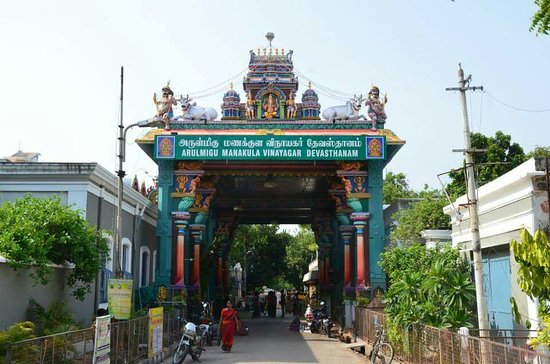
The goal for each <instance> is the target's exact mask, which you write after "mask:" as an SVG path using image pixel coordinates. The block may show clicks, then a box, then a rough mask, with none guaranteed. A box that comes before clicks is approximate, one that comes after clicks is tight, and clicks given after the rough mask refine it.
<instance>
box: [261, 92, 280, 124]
mask: <svg viewBox="0 0 550 364" xmlns="http://www.w3.org/2000/svg"><path fill="white" fill-rule="evenodd" d="M263 109H264V116H265V118H266V119H272V118H274V117H275V116H277V112H278V111H279V105H278V104H277V101H276V100H275V99H274V98H273V94H269V96H268V97H267V98H265V99H264V105H263Z"/></svg>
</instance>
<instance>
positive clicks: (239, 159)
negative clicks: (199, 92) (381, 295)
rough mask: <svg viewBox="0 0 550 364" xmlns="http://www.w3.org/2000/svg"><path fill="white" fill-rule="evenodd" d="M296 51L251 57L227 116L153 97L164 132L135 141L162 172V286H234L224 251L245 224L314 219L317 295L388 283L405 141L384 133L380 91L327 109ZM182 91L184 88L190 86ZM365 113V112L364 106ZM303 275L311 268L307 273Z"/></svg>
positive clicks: (221, 289) (207, 290) (336, 295)
mask: <svg viewBox="0 0 550 364" xmlns="http://www.w3.org/2000/svg"><path fill="white" fill-rule="evenodd" d="M292 57H293V52H292V51H289V52H288V53H285V51H284V50H283V49H281V50H279V49H273V48H272V47H271V46H270V47H268V48H265V49H263V50H260V49H258V51H257V52H254V51H251V52H250V60H249V66H248V68H249V70H248V74H247V75H246V76H245V77H244V80H243V91H244V94H245V95H246V101H245V102H243V103H241V102H240V97H239V94H238V93H237V92H236V91H235V90H233V87H231V89H230V90H229V91H227V92H226V93H225V94H224V95H223V104H222V107H221V109H222V116H221V119H219V120H218V119H217V112H216V111H215V110H213V109H211V108H207V107H201V106H197V105H196V104H195V103H191V100H192V99H191V98H190V97H186V98H183V97H182V98H180V100H179V104H180V105H181V110H182V113H181V115H179V116H174V115H177V114H178V113H177V112H175V111H173V110H172V106H173V105H174V104H175V103H176V101H178V100H175V99H174V98H173V97H172V95H173V92H172V91H171V90H167V89H166V88H167V87H168V88H169V86H166V87H165V88H164V89H163V98H162V99H160V100H155V101H156V104H157V114H156V115H155V117H154V118H156V119H158V120H159V121H163V125H164V128H159V129H154V130H151V131H150V132H148V133H147V134H146V135H145V136H144V137H143V138H141V139H139V140H138V141H137V142H138V143H139V145H140V146H141V147H142V149H143V150H144V151H145V152H146V153H147V154H148V155H149V156H150V157H151V158H153V159H154V160H155V161H156V162H157V164H158V167H159V177H158V187H159V189H158V208H159V220H158V225H157V237H158V241H157V242H158V250H159V251H160V254H158V261H157V264H156V269H157V271H156V274H155V277H156V284H157V285H163V286H165V287H172V288H178V289H182V290H185V291H186V292H187V293H188V294H198V295H201V296H202V298H208V299H221V298H223V297H224V295H226V294H227V293H228V285H229V279H228V253H229V251H230V249H231V245H232V241H233V238H234V233H235V229H236V227H237V226H238V225H239V224H269V223H273V222H274V221H276V222H277V223H279V224H309V225H311V227H312V229H313V231H314V232H315V238H316V241H317V244H318V247H319V249H318V252H319V260H318V261H319V271H320V282H319V290H320V292H321V295H323V296H324V297H326V298H325V299H327V300H331V299H332V302H334V304H336V303H337V302H342V298H343V297H345V296H350V297H353V296H356V295H366V296H372V294H373V291H374V290H375V289H381V290H384V289H385V288H386V280H385V275H384V274H383V272H382V270H381V268H380V267H379V265H378V264H377V263H378V261H379V259H380V253H381V252H382V250H383V248H384V223H383V210H382V199H383V196H382V185H383V176H382V171H383V168H384V166H385V165H386V164H387V163H388V162H389V161H390V160H391V159H392V157H393V156H394V155H395V154H396V153H397V151H398V150H399V149H400V148H401V147H402V146H403V145H404V143H405V141H404V140H402V139H400V138H399V137H397V136H396V135H395V134H394V133H393V132H392V131H391V130H389V129H386V128H385V122H386V119H387V117H386V113H385V110H384V107H385V104H386V101H387V99H386V97H385V96H384V97H380V95H379V90H378V88H377V87H372V88H371V90H370V92H369V93H368V96H367V97H366V98H363V97H362V96H361V95H360V96H355V95H354V96H353V97H351V93H350V99H349V100H348V101H347V102H346V104H345V105H337V106H332V107H328V108H326V109H324V111H323V113H322V116H323V119H321V118H320V116H321V110H320V109H321V105H320V104H319V98H318V96H317V93H316V92H315V91H314V89H313V88H312V85H311V83H310V84H309V86H308V88H307V89H306V90H305V92H304V93H303V94H302V99H301V101H302V102H301V103H297V102H296V101H295V98H296V95H297V94H298V89H299V82H298V78H297V77H296V75H295V74H294V65H293V60H292ZM183 94H185V93H183ZM362 106H364V107H365V108H366V109H367V110H366V112H367V116H364V115H362V114H361V107H362ZM304 273H305V272H304Z"/></svg>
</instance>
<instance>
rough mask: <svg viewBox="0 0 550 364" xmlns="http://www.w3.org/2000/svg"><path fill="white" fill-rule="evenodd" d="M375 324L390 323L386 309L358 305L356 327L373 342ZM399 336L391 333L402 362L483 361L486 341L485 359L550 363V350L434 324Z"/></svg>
mask: <svg viewBox="0 0 550 364" xmlns="http://www.w3.org/2000/svg"><path fill="white" fill-rule="evenodd" d="M375 324H378V325H382V326H386V316H385V315H384V313H382V312H378V311H372V310H368V309H363V308H357V307H356V308H355V324H354V325H355V326H354V331H355V334H356V335H357V336H358V337H360V338H362V339H363V340H365V341H366V342H368V343H370V344H372V343H373V342H374V339H375V335H376V331H375ZM399 336H401V338H402V340H401V342H399V343H396V342H391V337H390V338H388V339H390V343H391V344H392V346H393V347H394V351H395V354H396V358H397V359H398V360H399V362H401V363H437V364H442V363H450V364H455V363H456V364H474V363H482V358H481V348H482V345H481V343H482V341H485V343H484V345H483V347H484V348H486V350H487V356H486V357H485V360H484V361H483V363H498V364H501V363H502V364H521V363H550V353H548V351H546V350H537V351H533V350H527V349H526V348H523V347H517V346H512V345H506V344H503V343H500V342H496V341H491V340H488V339H480V338H479V337H475V336H466V335H460V334H458V333H457V332H453V331H450V330H445V329H438V328H435V327H431V326H424V325H411V326H409V327H408V328H407V329H405V328H403V329H402V330H401V331H400V332H399Z"/></svg>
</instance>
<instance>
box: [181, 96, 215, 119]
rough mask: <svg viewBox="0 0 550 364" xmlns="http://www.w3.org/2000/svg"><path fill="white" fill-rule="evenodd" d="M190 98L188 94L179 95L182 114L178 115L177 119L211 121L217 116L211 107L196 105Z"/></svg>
mask: <svg viewBox="0 0 550 364" xmlns="http://www.w3.org/2000/svg"><path fill="white" fill-rule="evenodd" d="M192 100H193V99H192V98H190V97H189V95H187V96H186V97H183V95H181V96H180V98H179V102H180V104H181V111H182V112H183V114H182V115H180V116H179V117H178V120H202V121H212V120H215V119H216V118H217V117H218V113H217V112H216V110H214V109H213V108H211V107H201V106H197V104H196V103H195V102H193V103H191V101H192Z"/></svg>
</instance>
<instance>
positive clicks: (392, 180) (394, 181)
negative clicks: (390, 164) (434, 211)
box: [383, 172, 417, 204]
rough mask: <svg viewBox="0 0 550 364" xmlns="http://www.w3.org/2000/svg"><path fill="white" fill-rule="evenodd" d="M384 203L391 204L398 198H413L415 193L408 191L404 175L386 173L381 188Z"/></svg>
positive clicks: (415, 195) (407, 183)
mask: <svg viewBox="0 0 550 364" xmlns="http://www.w3.org/2000/svg"><path fill="white" fill-rule="evenodd" d="M383 194H384V203H385V204H392V203H394V202H395V201H396V200H397V199H399V198H414V197H417V193H416V192H415V191H413V190H411V189H410V187H409V182H408V181H407V175H406V174H405V173H402V172H400V173H393V172H388V173H386V178H384V186H383Z"/></svg>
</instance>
